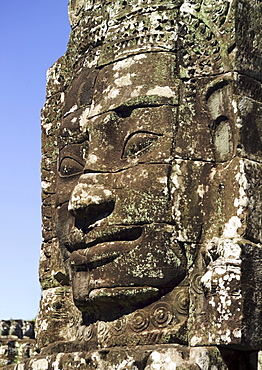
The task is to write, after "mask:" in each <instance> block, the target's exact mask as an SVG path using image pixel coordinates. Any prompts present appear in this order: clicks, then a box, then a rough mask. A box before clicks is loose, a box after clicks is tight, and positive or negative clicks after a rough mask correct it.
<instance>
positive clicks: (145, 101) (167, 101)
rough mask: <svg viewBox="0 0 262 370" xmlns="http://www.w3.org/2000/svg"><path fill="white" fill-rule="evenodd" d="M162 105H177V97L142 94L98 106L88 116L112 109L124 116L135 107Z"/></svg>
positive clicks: (91, 116)
mask: <svg viewBox="0 0 262 370" xmlns="http://www.w3.org/2000/svg"><path fill="white" fill-rule="evenodd" d="M162 105H170V106H177V105H178V104H177V98H173V97H167V96H160V95H142V96H138V97H136V98H133V99H130V100H127V101H126V102H124V103H122V104H121V105H119V104H115V105H114V104H112V105H111V106H110V107H108V108H105V109H104V110H103V109H102V107H101V108H100V111H99V112H93V114H92V112H91V114H90V115H89V117H88V118H93V117H95V116H99V115H101V114H104V113H107V112H112V111H114V112H115V113H116V114H117V115H118V116H119V117H121V118H124V117H127V116H129V115H130V114H128V112H129V113H131V111H132V110H133V109H136V108H147V107H159V106H162Z"/></svg>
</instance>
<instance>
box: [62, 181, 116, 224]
mask: <svg viewBox="0 0 262 370" xmlns="http://www.w3.org/2000/svg"><path fill="white" fill-rule="evenodd" d="M114 206H115V199H114V197H113V193H112V191H110V190H108V189H106V188H105V187H104V186H103V185H99V184H86V183H81V182H80V183H78V184H77V185H76V186H75V188H74V190H73V192H72V194H71V198H70V200H69V205H68V210H69V212H70V213H71V214H72V215H73V216H74V217H76V218H82V219H85V220H86V222H87V223H88V224H89V225H92V224H93V223H95V222H96V221H98V220H101V219H103V218H106V217H107V216H109V215H110V214H111V213H112V212H113V210H114Z"/></svg>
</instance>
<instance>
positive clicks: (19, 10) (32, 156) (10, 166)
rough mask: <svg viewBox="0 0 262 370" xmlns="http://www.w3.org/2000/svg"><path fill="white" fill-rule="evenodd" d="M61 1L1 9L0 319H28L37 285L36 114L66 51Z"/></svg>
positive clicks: (12, 0)
mask: <svg viewBox="0 0 262 370" xmlns="http://www.w3.org/2000/svg"><path fill="white" fill-rule="evenodd" d="M67 3H68V2H67V0H37V1H35V0H25V1H18V0H8V1H4V2H3V4H1V5H2V6H1V13H2V14H1V23H0V34H1V48H0V80H1V87H2V88H1V91H0V125H1V145H0V168H1V178H0V180H1V181H0V194H1V201H0V211H1V212H0V253H1V254H0V319H9V318H13V319H15V318H17V319H18V318H22V319H27V320H28V319H29V320H30V319H33V318H35V316H36V315H37V311H38V305H39V299H40V294H41V293H40V286H39V283H38V261H39V254H40V246H41V219H40V217H41V216H40V206H41V202H40V156H41V155H40V109H41V107H42V105H43V103H44V100H45V83H46V70H47V69H48V68H49V67H50V66H51V65H52V64H53V63H54V62H55V61H56V60H57V59H58V58H59V57H60V56H61V55H63V54H64V52H65V50H66V45H67V42H68V38H69V32H70V28H69V22H68V16H67Z"/></svg>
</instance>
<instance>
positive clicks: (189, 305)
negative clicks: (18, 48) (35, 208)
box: [9, 0, 262, 370]
mask: <svg viewBox="0 0 262 370" xmlns="http://www.w3.org/2000/svg"><path fill="white" fill-rule="evenodd" d="M69 18H70V23H71V27H72V31H71V34H70V40H69V43H68V49H67V51H66V53H65V55H64V56H62V57H61V58H60V59H58V61H57V62H56V63H55V64H54V65H53V66H52V67H51V68H50V69H49V71H48V82H47V96H46V103H45V105H44V108H43V110H42V143H43V147H42V149H43V159H42V186H43V206H42V213H43V239H44V242H43V245H42V251H41V260H40V281H41V285H42V289H43V292H42V298H41V302H40V310H39V314H38V317H37V321H36V337H37V352H38V354H37V355H35V356H34V357H33V358H31V359H29V360H27V361H25V362H23V363H20V364H17V365H10V366H12V367H9V368H10V369H15V370H58V369H59V370H69V369H79V370H91V369H99V370H107V369H108V370H186V369H188V370H197V369H201V370H255V369H259V366H260V365H259V360H258V359H259V351H260V350H261V349H262V331H261V326H262V297H261V296H262V265H261V261H262V247H261V243H262V219H261V204H262V176H261V175H262V87H261V83H262V43H261V36H262V27H261V21H262V2H261V1H260V0H228V1H227V0H188V1H183V0H172V1H171V0H128V1H124V0H116V1H110V0H108V1H101V0H99V1H98V0H71V1H69ZM260 369H261V367H260Z"/></svg>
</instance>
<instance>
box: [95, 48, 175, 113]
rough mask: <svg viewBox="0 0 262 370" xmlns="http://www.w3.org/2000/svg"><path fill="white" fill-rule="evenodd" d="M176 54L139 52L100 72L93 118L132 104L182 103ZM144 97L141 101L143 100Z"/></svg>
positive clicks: (96, 84) (96, 86)
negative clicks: (128, 103) (179, 97)
mask: <svg viewBox="0 0 262 370" xmlns="http://www.w3.org/2000/svg"><path fill="white" fill-rule="evenodd" d="M175 66H176V57H175V55H172V54H171V55H170V54H168V53H148V54H139V55H136V56H133V57H129V58H126V59H124V60H122V61H119V62H116V63H113V64H110V65H108V66H106V67H104V68H102V70H101V71H100V72H99V74H98V77H97V80H96V83H95V88H94V96H93V101H92V106H91V110H90V113H89V117H92V116H95V115H98V114H101V113H103V112H106V111H109V110H114V109H115V108H117V107H120V106H122V105H125V104H126V103H127V102H129V101H130V104H132V101H133V105H136V106H139V105H142V106H146V105H154V104H157V103H158V104H159V103H160V102H164V101H166V102H170V103H172V104H177V103H178V86H179V79H178V76H177V73H176V70H175ZM140 98H141V100H140Z"/></svg>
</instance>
